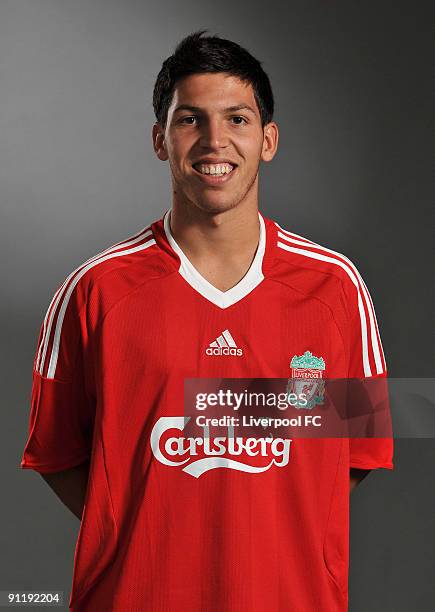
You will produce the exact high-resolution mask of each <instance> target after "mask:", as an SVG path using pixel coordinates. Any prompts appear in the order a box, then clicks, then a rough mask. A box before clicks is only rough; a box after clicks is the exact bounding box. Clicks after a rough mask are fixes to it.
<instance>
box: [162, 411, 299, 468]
mask: <svg viewBox="0 0 435 612" xmlns="http://www.w3.org/2000/svg"><path fill="white" fill-rule="evenodd" d="M190 418H191V417H182V416H181V417H177V416H170V417H160V418H159V419H158V421H156V423H155V425H154V427H153V429H152V432H151V436H150V444H151V449H152V452H153V455H154V457H155V458H156V459H157V460H158V461H159V462H160V463H162V464H163V465H168V466H172V467H181V466H183V467H182V471H183V472H186V474H190V476H194V477H195V478H199V477H200V476H201V474H204V473H205V472H208V471H210V470H214V469H216V468H228V469H232V470H238V471H239V472H247V473H249V474H259V473H261V472H266V471H267V470H269V469H270V468H271V467H272V465H276V466H278V467H284V466H285V465H287V464H288V462H289V458H290V444H291V442H292V440H291V439H288V438H273V437H272V436H270V437H267V438H242V437H238V436H237V437H235V436H234V427H231V426H229V427H228V436H227V437H225V436H220V437H214V438H212V437H210V428H209V427H203V430H204V435H203V436H197V437H183V436H168V435H167V433H168V432H169V430H171V429H176V430H178V431H179V432H182V431H183V430H184V428H185V426H186V425H187V423H188V422H189V420H190ZM223 455H226V456H223ZM228 455H229V456H228ZM233 457H237V459H234V458H233ZM254 463H255V465H254Z"/></svg>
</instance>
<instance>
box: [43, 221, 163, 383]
mask: <svg viewBox="0 0 435 612" xmlns="http://www.w3.org/2000/svg"><path fill="white" fill-rule="evenodd" d="M150 236H152V231H151V226H147V227H145V228H143V229H142V230H141V231H140V232H139V233H137V234H134V235H133V236H130V237H129V238H127V239H126V240H124V241H121V242H118V243H116V244H114V245H112V246H110V247H108V248H107V249H105V250H104V251H101V253H98V254H97V255H94V256H93V257H90V258H89V259H87V260H86V261H85V262H83V263H82V264H80V266H78V267H77V268H76V269H75V270H73V271H72V272H71V274H69V275H68V276H67V278H66V279H65V281H64V282H63V283H62V285H61V286H60V287H59V289H58V290H57V291H56V293H55V294H54V296H53V299H52V300H51V302H50V305H49V306H48V309H47V313H46V315H45V318H44V325H43V335H42V338H41V342H40V345H39V349H38V357H37V361H36V370H37V371H38V372H39V373H40V374H41V375H42V374H43V370H44V363H45V359H46V354H47V350H48V346H49V343H50V335H51V328H52V326H53V321H54V318H55V315H56V312H57V308H58V305H59V303H60V301H61V299H62V296H63V294H65V289H66V287H67V286H68V283H69V282H70V281H71V280H72V279H73V278H74V276H75V275H76V274H79V273H80V272H81V271H82V270H83V269H84V268H85V267H86V271H87V270H89V269H90V268H91V267H93V266H94V265H96V264H98V263H100V262H101V261H105V260H106V259H107V255H108V254H114V255H116V256H122V255H127V254H128V253H130V252H133V251H132V250H131V249H130V250H128V252H127V251H126V250H118V249H125V248H126V247H129V246H131V245H133V244H137V243H138V242H141V241H142V240H145V239H146V238H149V237H150ZM151 244H155V240H151V241H149V242H146V246H151ZM142 247H143V248H146V247H145V246H144V245H140V248H137V250H141V248H142ZM82 276H83V275H82ZM80 278H81V277H80ZM77 282H78V281H77ZM74 286H75V285H74ZM68 299H69V298H68ZM49 378H50V377H49Z"/></svg>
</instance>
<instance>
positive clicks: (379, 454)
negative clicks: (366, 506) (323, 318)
mask: <svg viewBox="0 0 435 612" xmlns="http://www.w3.org/2000/svg"><path fill="white" fill-rule="evenodd" d="M351 265H352V268H351V272H352V273H351V274H350V275H349V276H348V278H347V279H346V282H345V283H344V294H345V302H346V304H345V306H346V310H347V313H348V325H347V334H346V336H347V337H346V344H347V351H348V379H365V380H364V381H363V382H364V383H365V385H366V388H369V387H371V388H372V389H376V391H375V392H376V393H377V394H378V395H382V397H383V406H384V408H383V415H382V416H383V419H384V423H385V419H386V420H387V425H388V427H387V429H388V430H389V431H388V433H389V434H391V435H389V436H388V437H375V436H373V437H371V436H370V437H369V436H367V437H364V438H358V437H351V438H349V459H350V467H354V468H360V469H374V468H386V469H390V470H391V469H393V446H394V445H393V436H392V430H391V414H390V405H389V399H388V384H387V366H386V362H385V356H384V352H383V347H382V343H381V337H380V333H379V328H378V323H377V319H376V314H375V309H374V305H373V301H372V298H371V296H370V293H369V291H368V288H367V286H366V284H365V283H364V280H363V279H362V277H361V275H360V274H359V272H358V270H357V269H356V268H355V266H354V265H353V264H351ZM368 379H370V380H368ZM376 380H378V381H379V382H376ZM348 410H350V411H351V410H352V407H349V408H348ZM385 429H386V427H385V424H384V425H383V429H382V431H383V432H385ZM383 435H384V434H383Z"/></svg>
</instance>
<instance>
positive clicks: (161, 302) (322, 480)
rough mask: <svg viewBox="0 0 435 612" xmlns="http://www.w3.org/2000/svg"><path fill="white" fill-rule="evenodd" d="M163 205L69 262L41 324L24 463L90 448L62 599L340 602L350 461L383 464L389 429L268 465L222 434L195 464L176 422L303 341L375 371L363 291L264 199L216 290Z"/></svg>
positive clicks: (323, 605) (150, 605)
mask: <svg viewBox="0 0 435 612" xmlns="http://www.w3.org/2000/svg"><path fill="white" fill-rule="evenodd" d="M169 217H170V211H167V212H166V213H165V215H164V216H163V218H161V219H160V220H158V221H155V222H154V223H152V224H151V225H150V226H149V227H147V228H145V229H144V230H142V231H141V232H139V233H138V234H136V235H135V236H132V237H131V238H129V239H128V240H125V241H123V242H120V243H118V244H116V245H114V246H112V247H110V248H108V249H106V250H105V251H103V252H102V253H99V254H98V255H96V256H95V257H92V258H91V259H89V260H87V261H86V262H84V263H83V264H82V265H80V266H79V267H78V268H77V269H76V270H74V271H73V272H72V273H71V274H70V275H69V276H68V277H67V278H66V279H65V281H64V283H63V284H62V285H61V286H60V287H59V288H58V290H57V291H56V293H55V295H54V297H53V299H52V302H51V304H50V306H49V308H48V311H47V314H46V317H45V319H44V322H43V324H42V327H41V332H40V336H39V341H38V346H37V351H36V355H35V360H34V368H33V388H32V399H31V412H30V422H29V436H28V440H27V444H26V446H25V449H24V454H23V458H22V462H21V466H22V467H23V468H32V469H34V470H36V471H39V472H42V473H44V472H56V471H60V470H65V469H67V468H70V467H73V466H75V465H78V464H79V463H81V462H82V461H84V460H86V459H87V458H90V460H91V462H90V474H89V482H88V488H87V494H86V500H85V507H84V512H83V517H82V521H81V526H80V531H79V536H78V539H77V544H76V550H75V559H74V573H73V581H72V591H71V598H70V608H71V610H74V611H77V612H78V611H80V612H88V611H89V612H95V611H98V612H105V611H109V610H113V611H116V612H133V611H135V612H136V611H137V612H143V611H144V610H150V611H151V610H152V611H153V612H168V611H174V612H175V611H177V612H179V611H187V610H189V611H192V612H193V611H198V612H199V611H201V612H205V611H216V612H230V611H231V612H236V611H237V612H238V611H240V612H242V611H243V612H244V611H246V610H255V612H263V611H264V612H266V611H267V612H270V611H271V610H275V611H288V610H297V612H314V611H315V612H331V611H339V612H344V611H345V610H347V608H348V561H349V554H348V549H349V467H351V466H354V467H358V468H387V469H392V468H393V463H392V455H393V442H392V439H391V438H373V439H363V438H358V439H350V438H325V439H323V438H316V439H314V438H311V439H308V438H305V439H304V438H300V439H296V438H294V439H292V441H291V447H290V449H287V450H289V453H288V456H287V457H286V458H283V457H281V460H280V461H278V460H277V459H276V457H275V459H274V457H273V451H274V449H273V448H272V446H271V445H270V444H269V445H267V444H264V446H263V447H262V449H263V450H264V453H263V455H269V456H262V457H260V459H259V461H254V458H253V456H252V453H249V452H247V451H246V449H244V448H243V447H241V448H240V449H234V447H233V446H231V444H223V443H222V442H221V445H222V444H223V446H224V451H225V456H224V457H220V458H219V460H217V459H212V460H211V461H210V458H208V460H207V461H205V462H204V461H203V460H201V458H200V455H199V454H198V448H195V446H194V445H193V444H192V440H190V441H189V439H188V438H187V437H185V436H183V428H184V423H185V421H184V417H183V415H184V405H183V390H184V380H185V379H186V378H196V377H208V378H221V377H228V378H239V377H240V378H289V376H290V375H291V373H290V360H291V359H292V357H293V356H303V355H304V354H305V353H306V352H307V351H309V352H310V353H309V354H311V355H313V356H316V357H317V358H319V359H322V360H323V362H322V363H324V366H325V368H324V372H323V376H325V377H328V378H350V377H355V378H364V377H366V378H368V377H375V376H381V377H385V376H386V365H385V359H384V354H383V350H382V345H381V340H380V336H379V330H378V326H377V322H376V317H375V312H374V308H373V303H372V300H371V298H370V295H369V292H368V290H367V287H366V285H365V284H364V282H363V280H362V278H361V276H360V274H359V273H358V271H357V270H356V268H355V266H354V265H353V264H352V262H350V261H349V259H347V258H346V257H344V256H343V255H341V254H339V253H336V252H334V251H332V250H330V249H327V248H325V247H322V246H320V245H318V244H316V243H314V242H311V241H309V240H307V239H306V238H303V237H301V236H298V235H296V234H293V233H291V232H289V231H287V230H285V229H283V228H281V227H280V226H279V225H278V224H277V223H275V222H274V221H273V220H271V219H267V218H265V217H264V216H263V215H262V214H261V213H259V221H260V240H259V245H258V248H257V251H256V254H255V257H254V259H253V261H252V264H251V266H250V268H249V270H248V272H247V274H246V275H245V276H244V277H243V278H242V279H241V280H240V282H239V283H237V285H235V286H234V287H232V288H231V289H229V290H228V291H225V292H223V291H220V290H218V289H217V288H215V287H214V286H213V285H211V284H210V283H209V282H208V281H207V280H206V279H205V278H204V277H203V276H202V275H201V274H199V272H198V271H197V270H196V269H195V268H194V267H193V266H192V264H191V263H190V261H189V260H188V259H187V258H186V256H185V255H184V253H183V252H182V250H181V249H180V247H179V246H178V245H177V243H176V242H175V240H174V238H173V236H172V235H171V232H170V226H169ZM201 452H202V453H203V455H204V454H205V455H207V448H206V447H205V445H204V447H203V448H202V451H201ZM235 453H237V456H234V455H235ZM203 458H204V457H203ZM284 459H285V460H284ZM261 462H262V463H261Z"/></svg>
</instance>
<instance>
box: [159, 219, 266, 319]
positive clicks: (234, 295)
mask: <svg viewBox="0 0 435 612" xmlns="http://www.w3.org/2000/svg"><path fill="white" fill-rule="evenodd" d="M170 213H171V211H170V210H168V211H166V213H165V215H164V218H163V227H164V230H165V234H166V238H167V240H168V242H169V244H170V246H171V247H172V249H173V250H174V251H175V252H176V253H177V255H178V257H179V258H180V267H179V269H178V271H179V273H180V274H181V276H182V277H183V278H184V280H186V281H187V282H188V283H189V285H191V286H192V287H193V288H194V289H195V290H196V291H197V292H198V293H200V294H201V295H202V296H203V297H205V298H206V299H207V300H209V301H210V302H212V303H213V304H215V305H216V306H219V308H228V306H232V305H233V304H235V303H236V302H238V301H239V300H241V299H242V298H244V297H245V296H246V295H248V293H250V292H251V291H252V290H253V289H255V287H256V286H257V285H259V284H260V283H261V281H262V280H263V279H264V274H263V269H262V264H263V257H264V251H265V248H266V228H265V224H264V219H263V217H262V216H261V214H260V213H258V218H259V221H260V239H259V242H258V247H257V251H256V253H255V257H254V259H253V261H252V263H251V265H250V267H249V270H248V271H247V273H246V274H245V276H244V277H243V278H242V279H241V280H240V281H239V282H238V283H237V285H234V287H231V289H228V290H227V291H221V290H220V289H217V287H215V286H214V285H212V284H211V283H209V282H208V280H207V279H205V278H204V277H203V276H202V275H201V274H200V273H199V272H198V270H197V269H196V268H195V267H194V266H193V265H192V264H191V262H190V261H189V260H188V259H187V257H186V255H185V254H184V253H183V251H182V250H181V248H180V247H179V246H178V244H177V243H176V242H175V239H174V237H173V236H172V233H171V228H170V224H169V219H170Z"/></svg>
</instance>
